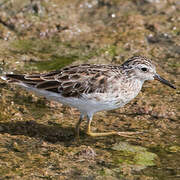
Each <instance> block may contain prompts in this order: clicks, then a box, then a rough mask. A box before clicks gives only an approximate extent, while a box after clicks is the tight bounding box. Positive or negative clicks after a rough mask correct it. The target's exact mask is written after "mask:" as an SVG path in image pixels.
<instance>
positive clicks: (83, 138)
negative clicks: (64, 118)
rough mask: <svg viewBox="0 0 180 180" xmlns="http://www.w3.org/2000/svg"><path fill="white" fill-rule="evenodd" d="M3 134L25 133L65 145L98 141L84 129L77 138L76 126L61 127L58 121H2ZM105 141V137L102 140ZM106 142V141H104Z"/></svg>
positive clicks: (0, 123)
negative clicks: (47, 122) (42, 122)
mask: <svg viewBox="0 0 180 180" xmlns="http://www.w3.org/2000/svg"><path fill="white" fill-rule="evenodd" d="M0 127H1V134H5V133H8V134H11V135H24V136H28V137H33V138H37V139H42V140H43V141H46V142H49V143H53V144H55V143H61V142H63V144H64V146H71V145H73V146H80V145H82V144H83V145H92V144H95V142H96V141H97V139H96V138H93V137H89V136H87V135H86V134H85V133H84V132H83V131H81V132H80V138H79V139H77V138H76V137H75V133H74V127H61V126H60V125H59V124H57V123H53V122H50V124H49V125H46V124H41V123H37V122H36V121H32V120H31V121H16V122H0ZM103 141H105V140H104V138H103V139H101V142H103ZM104 143H106V141H105V142H104Z"/></svg>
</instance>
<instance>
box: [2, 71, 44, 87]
mask: <svg viewBox="0 0 180 180" xmlns="http://www.w3.org/2000/svg"><path fill="white" fill-rule="evenodd" d="M1 79H3V80H5V81H7V82H8V83H13V84H19V85H28V86H29V85H30V86H35V85H36V84H37V83H39V82H42V79H40V76H39V75H24V74H5V75H3V76H1Z"/></svg>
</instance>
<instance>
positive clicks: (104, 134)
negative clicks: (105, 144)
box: [86, 115, 142, 137]
mask: <svg viewBox="0 0 180 180" xmlns="http://www.w3.org/2000/svg"><path fill="white" fill-rule="evenodd" d="M92 117H93V116H88V115H87V118H88V125H87V131H86V133H87V134H88V135H89V136H93V137H99V136H111V135H119V136H124V137H132V136H131V135H135V134H141V133H142V132H116V131H111V132H101V133H94V132H91V122H92Z"/></svg>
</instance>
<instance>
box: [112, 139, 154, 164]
mask: <svg viewBox="0 0 180 180" xmlns="http://www.w3.org/2000/svg"><path fill="white" fill-rule="evenodd" d="M112 149H113V150H115V151H116V152H114V153H113V159H114V162H115V163H116V164H122V163H123V164H126V165H139V166H143V167H147V166H154V165H156V164H155V159H157V155H156V154H155V153H152V152H149V151H148V150H147V148H144V147H141V146H135V145H131V144H128V143H126V142H120V143H119V144H115V145H114V146H113V147H112Z"/></svg>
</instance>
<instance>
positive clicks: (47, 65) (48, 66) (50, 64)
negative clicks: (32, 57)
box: [26, 55, 77, 71]
mask: <svg viewBox="0 0 180 180" xmlns="http://www.w3.org/2000/svg"><path fill="white" fill-rule="evenodd" d="M76 59H77V56H72V57H65V56H58V55H54V56H52V57H51V60H48V61H39V62H36V63H31V66H35V67H37V69H38V70H40V71H42V70H47V71H49V70H58V69H60V68H62V67H64V66H67V65H69V64H71V63H72V62H73V61H75V60H76ZM28 66H29V64H27V65H26V67H28Z"/></svg>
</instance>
